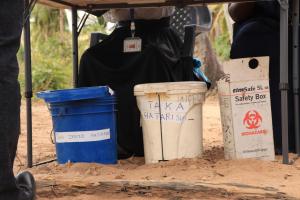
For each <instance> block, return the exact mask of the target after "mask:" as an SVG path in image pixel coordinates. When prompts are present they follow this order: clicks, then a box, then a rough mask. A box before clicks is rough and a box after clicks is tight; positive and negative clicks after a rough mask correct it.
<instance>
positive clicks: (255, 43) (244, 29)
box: [230, 1, 295, 153]
mask: <svg viewBox="0 0 300 200" xmlns="http://www.w3.org/2000/svg"><path fill="white" fill-rule="evenodd" d="M290 38H291V34H290ZM279 41H280V35H279V4H278V2H277V1H268V2H256V7H255V13H254V15H253V16H252V17H251V18H249V19H248V20H245V21H243V22H241V23H237V24H235V25H234V37H233V43H232V47H231V54H230V57H231V58H243V57H256V56H270V65H269V66H270V67H269V77H270V93H271V108H272V118H273V119H272V120H273V131H274V143H275V150H276V152H277V153H280V152H281V146H282V140H281V93H280V90H279V82H280V66H279V65H280V59H279V56H280V52H279V51H280V46H279ZM290 41H291V40H290ZM290 47H292V45H290ZM290 50H291V48H290ZM290 58H291V54H290ZM289 60H290V61H289V63H290V66H289V68H290V70H289V73H290V74H289V76H290V80H292V70H291V69H292V66H291V64H292V62H291V61H292V60H291V59H289ZM290 88H292V82H290ZM290 91H292V90H290ZM293 113H294V110H293V96H292V92H289V130H290V132H289V133H290V134H289V137H290V139H289V146H290V151H292V152H294V151H295V135H294V131H293V130H294V129H293V128H294V127H293V120H294V117H293Z"/></svg>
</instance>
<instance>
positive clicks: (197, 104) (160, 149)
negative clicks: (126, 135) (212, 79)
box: [134, 82, 207, 164]
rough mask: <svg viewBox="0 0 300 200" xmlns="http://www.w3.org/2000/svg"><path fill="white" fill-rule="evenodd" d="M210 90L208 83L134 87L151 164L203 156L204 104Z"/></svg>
mask: <svg viewBox="0 0 300 200" xmlns="http://www.w3.org/2000/svg"><path fill="white" fill-rule="evenodd" d="M206 90H207V87H206V84H205V83H204V82H172V83H151V84H141V85H136V86H135V87H134V95H135V96H136V97H137V105H138V108H139V110H140V112H141V125H142V128H143V139H144V153H145V162H146V163H147V164H148V163H157V162H159V161H165V160H172V159H177V158H194V157H198V156H201V155H202V149H203V143H202V104H203V102H204V99H205V92H206Z"/></svg>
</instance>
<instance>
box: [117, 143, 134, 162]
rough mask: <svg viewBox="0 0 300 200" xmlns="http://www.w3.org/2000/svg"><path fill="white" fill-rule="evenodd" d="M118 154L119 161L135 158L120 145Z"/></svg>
mask: <svg viewBox="0 0 300 200" xmlns="http://www.w3.org/2000/svg"><path fill="white" fill-rule="evenodd" d="M117 152H118V160H124V159H127V158H130V157H131V156H133V154H132V153H129V152H127V151H126V150H125V149H123V148H122V147H121V146H120V145H118V147H117Z"/></svg>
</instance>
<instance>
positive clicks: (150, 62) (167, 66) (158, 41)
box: [79, 18, 194, 156]
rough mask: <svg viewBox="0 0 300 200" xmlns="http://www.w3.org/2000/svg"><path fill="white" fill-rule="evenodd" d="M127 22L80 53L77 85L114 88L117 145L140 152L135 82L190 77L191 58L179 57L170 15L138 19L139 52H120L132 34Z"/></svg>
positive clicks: (141, 151) (139, 129) (163, 80)
mask: <svg viewBox="0 0 300 200" xmlns="http://www.w3.org/2000/svg"><path fill="white" fill-rule="evenodd" d="M128 24H129V23H128V22H122V23H120V25H121V27H119V28H117V29H116V30H115V31H114V32H113V33H112V34H111V35H110V36H108V38H106V39H105V40H103V41H102V42H101V43H99V44H98V45H96V46H94V47H92V48H90V49H88V50H87V51H86V52H85V53H84V54H83V56H82V58H81V62H80V70H79V86H81V87H82V86H96V85H108V86H110V87H111V88H112V89H113V90H114V91H115V92H116V95H117V97H118V105H117V108H118V115H117V119H118V120H117V130H118V145H119V146H121V147H122V148H123V149H125V150H126V151H127V152H130V153H132V154H135V155H138V156H142V155H143V137H142V129H141V127H140V114H139V110H138V108H137V106H136V99H135V97H134V94H133V88H134V86H135V85H137V84H141V83H153V82H170V81H188V80H193V79H194V77H193V73H192V69H193V64H192V58H190V59H191V60H188V61H187V60H184V59H182V58H181V50H182V46H183V44H182V41H181V40H180V38H179V36H178V35H177V34H175V32H174V31H173V30H172V29H171V28H170V26H169V24H170V23H169V18H164V19H161V20H147V21H146V20H137V21H136V36H138V37H141V38H142V52H139V53H123V41H124V39H125V38H127V37H130V36H131V35H130V30H129V26H128ZM186 59H189V58H186ZM183 62H185V63H190V65H183Z"/></svg>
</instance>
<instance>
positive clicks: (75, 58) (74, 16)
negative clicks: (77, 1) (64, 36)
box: [72, 7, 78, 88]
mask: <svg viewBox="0 0 300 200" xmlns="http://www.w3.org/2000/svg"><path fill="white" fill-rule="evenodd" d="M72 48H73V87H74V88H75V87H77V86H78V31H77V8H76V7H72Z"/></svg>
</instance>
